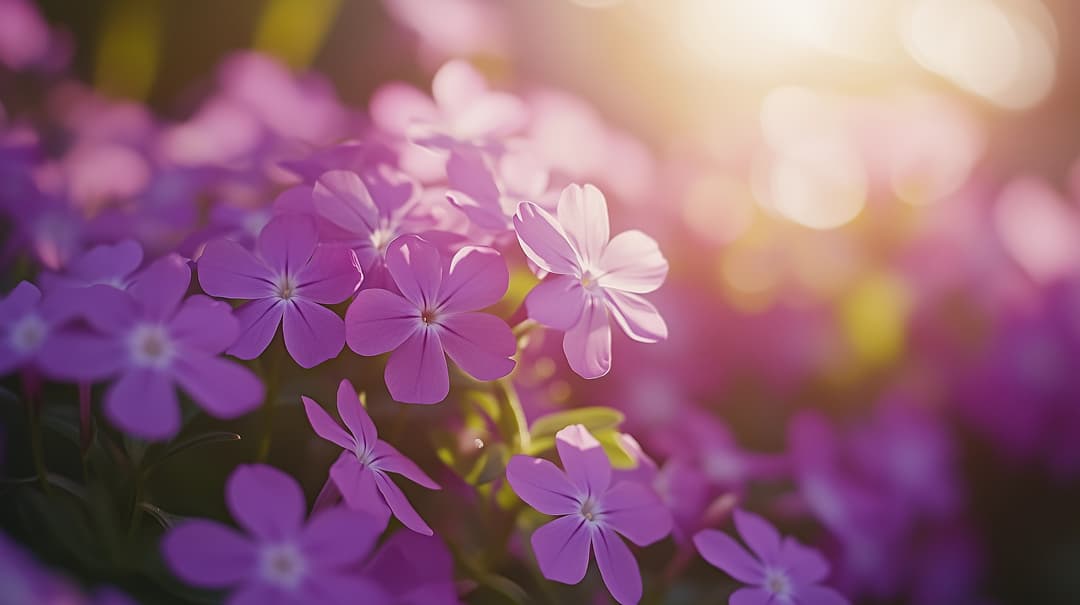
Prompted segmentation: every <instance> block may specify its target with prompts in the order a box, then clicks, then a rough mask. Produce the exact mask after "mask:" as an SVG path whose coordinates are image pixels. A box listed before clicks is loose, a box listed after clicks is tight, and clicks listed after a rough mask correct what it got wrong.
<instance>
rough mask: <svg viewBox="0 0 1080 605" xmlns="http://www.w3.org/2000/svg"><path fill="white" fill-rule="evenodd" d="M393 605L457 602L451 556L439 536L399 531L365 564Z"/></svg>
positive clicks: (446, 604) (368, 574)
mask: <svg viewBox="0 0 1080 605" xmlns="http://www.w3.org/2000/svg"><path fill="white" fill-rule="evenodd" d="M364 575H365V576H367V577H369V578H372V579H373V580H375V581H377V582H378V583H379V586H381V587H382V589H383V590H384V591H386V593H387V594H388V595H390V601H391V602H392V603H394V605H458V603H460V601H458V598H457V585H456V584H455V582H454V559H453V557H452V556H451V555H450V551H449V550H448V549H447V548H446V544H444V543H443V541H442V540H440V539H439V538H438V536H424V535H421V534H418V533H415V532H411V531H399V532H395V533H394V535H392V536H390V538H389V539H388V540H386V541H385V542H383V544H382V546H380V547H379V550H378V552H376V553H375V554H374V555H373V556H372V557H371V560H369V561H368V562H367V563H366V564H365V565H364Z"/></svg>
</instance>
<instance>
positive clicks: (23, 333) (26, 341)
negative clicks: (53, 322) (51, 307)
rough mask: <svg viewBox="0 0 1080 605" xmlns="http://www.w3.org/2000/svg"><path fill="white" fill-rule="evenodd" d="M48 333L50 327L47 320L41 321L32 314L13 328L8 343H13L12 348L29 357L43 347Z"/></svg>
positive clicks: (16, 323)
mask: <svg viewBox="0 0 1080 605" xmlns="http://www.w3.org/2000/svg"><path fill="white" fill-rule="evenodd" d="M48 333H49V326H48V325H47V324H46V323H45V320H43V319H41V317H39V316H38V315H37V314H35V313H31V314H29V315H27V316H25V317H23V318H22V319H20V320H19V321H17V322H15V325H13V326H11V332H10V334H9V335H8V342H10V343H11V348H12V349H14V350H15V351H16V352H17V353H21V354H23V355H28V354H30V353H33V352H34V351H37V350H38V349H39V348H40V347H41V344H42V343H43V342H45V336H46V335H48Z"/></svg>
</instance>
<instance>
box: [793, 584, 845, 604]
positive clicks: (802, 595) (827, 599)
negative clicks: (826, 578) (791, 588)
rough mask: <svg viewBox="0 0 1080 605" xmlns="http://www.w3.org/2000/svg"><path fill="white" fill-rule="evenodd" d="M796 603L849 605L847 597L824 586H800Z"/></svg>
mask: <svg viewBox="0 0 1080 605" xmlns="http://www.w3.org/2000/svg"><path fill="white" fill-rule="evenodd" d="M797 598H798V600H799V601H798V602H799V603H806V605H849V604H850V601H848V600H847V597H845V596H844V595H842V594H840V593H839V592H836V591H835V590H833V589H831V588H828V587H826V586H801V587H799V588H798V595H797Z"/></svg>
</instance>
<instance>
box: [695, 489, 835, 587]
mask: <svg viewBox="0 0 1080 605" xmlns="http://www.w3.org/2000/svg"><path fill="white" fill-rule="evenodd" d="M735 527H736V528H738V530H739V534H740V535H741V536H742V538H743V540H745V541H746V544H747V545H748V546H750V549H751V550H752V551H753V555H751V554H750V553H749V552H747V551H746V549H745V548H743V547H742V546H740V545H739V543H738V542H736V541H735V540H734V539H733V538H732V537H731V536H729V535H727V534H725V533H724V532H721V531H717V530H715V529H706V530H702V531H700V532H698V533H697V534H696V535H695V536H694V545H695V546H697V549H698V552H699V553H701V556H702V557H704V559H705V560H706V561H708V562H709V563H711V564H713V565H715V566H716V567H718V568H720V569H721V570H723V571H725V572H726V573H728V574H729V575H731V577H733V578H735V579H736V580H738V581H740V582H743V583H745V584H749V586H748V587H746V588H740V589H739V590H737V591H735V593H734V594H732V595H731V600H730V601H729V603H731V605H846V604H847V602H848V600H847V599H846V598H844V597H843V595H841V594H840V593H838V592H836V591H835V590H833V589H831V588H827V587H825V586H821V585H820V582H821V581H822V580H824V579H825V577H826V576H827V575H829V564H828V562H826V561H825V558H824V557H822V556H821V554H819V553H818V552H817V551H816V550H814V549H812V548H808V547H806V546H803V545H802V544H800V543H799V542H798V541H796V540H795V539H793V538H790V537H787V538H783V540H781V538H780V534H779V532H777V531H776V528H775V527H773V526H772V525H770V524H769V522H768V521H766V520H765V519H762V518H761V517H759V516H757V515H755V514H753V513H749V512H746V511H742V510H736V511H735Z"/></svg>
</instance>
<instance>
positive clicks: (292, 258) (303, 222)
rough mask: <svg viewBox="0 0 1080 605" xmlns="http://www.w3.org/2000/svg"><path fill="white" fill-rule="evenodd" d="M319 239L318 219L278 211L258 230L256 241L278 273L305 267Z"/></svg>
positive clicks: (267, 263) (290, 271)
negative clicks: (316, 226) (277, 213)
mask: <svg viewBox="0 0 1080 605" xmlns="http://www.w3.org/2000/svg"><path fill="white" fill-rule="evenodd" d="M318 242H319V235H318V232H317V231H316V230H315V221H313V220H312V219H311V218H310V217H307V216H303V215H296V214H293V215H279V216H277V217H275V218H273V219H272V220H271V221H270V222H269V223H267V224H266V226H265V227H263V229H262V231H261V232H259V239H258V241H257V242H256V243H255V248H256V249H257V250H258V253H259V256H260V257H262V259H263V262H265V263H266V265H267V266H268V267H269V268H270V270H271V271H273V272H275V273H281V272H288V273H289V274H295V273H296V272H298V271H300V270H301V269H303V268H304V266H305V265H307V263H308V259H310V258H311V255H312V254H313V253H314V252H315V246H316V245H317V244H318Z"/></svg>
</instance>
